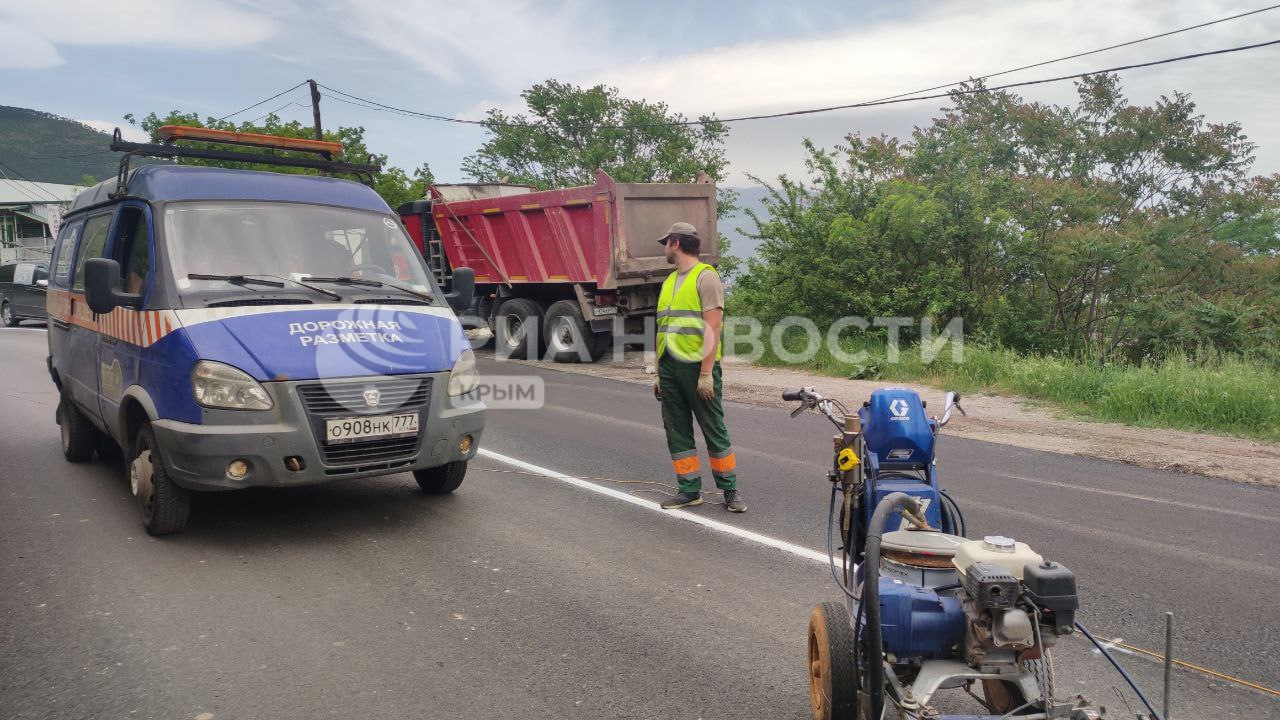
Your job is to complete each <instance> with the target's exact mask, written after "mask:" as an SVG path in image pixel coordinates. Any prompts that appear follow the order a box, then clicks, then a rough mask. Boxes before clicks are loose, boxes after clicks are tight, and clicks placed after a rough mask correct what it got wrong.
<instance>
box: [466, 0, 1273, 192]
mask: <svg viewBox="0 0 1280 720" xmlns="http://www.w3.org/2000/svg"><path fill="white" fill-rule="evenodd" d="M908 7H911V6H908ZM914 7H915V12H914V14H911V15H901V14H900V15H897V16H896V17H894V18H893V19H889V20H884V21H879V22H875V23H871V24H864V25H860V26H854V27H846V28H842V29H837V30H830V31H827V32H825V33H823V34H820V35H810V36H807V37H796V38H788V39H780V40H771V41H763V42H748V43H743V44H738V45H733V46H728V47H721V48H712V49H707V50H703V51H699V52H695V53H690V54H686V55H683V56H678V57H672V58H666V57H663V58H658V59H651V58H646V59H641V60H635V61H627V62H623V63H619V64H617V65H615V66H613V67H610V68H607V69H604V70H601V71H598V72H593V73H589V74H583V75H581V76H579V77H576V78H570V79H572V80H573V81H575V82H578V83H580V84H583V85H592V84H595V83H598V82H603V83H605V84H609V85H614V86H617V87H618V88H619V89H620V90H621V92H622V94H623V95H625V96H628V97H635V98H646V99H648V100H651V101H654V100H662V101H664V102H666V103H667V104H668V105H669V106H671V107H672V108H673V109H674V110H676V111H679V112H683V113H684V114H685V115H687V116H697V115H700V114H703V113H715V114H716V115H718V116H719V117H727V116H733V115H742V114H756V113H770V112H778V111H787V110H794V109H800V108H813V107H823V106H831V105H843V104H847V103H854V102H860V101H866V100H872V99H877V98H881V97H885V96H891V95H897V94H900V93H903V92H907V91H911V90H915V89H919V88H926V87H930V86H934V85H939V84H942V83H946V82H952V81H957V80H962V79H964V78H965V77H966V76H978V75H982V74H984V73H991V72H998V71H1001V70H1005V69H1009V68H1012V67H1017V66H1020V65H1025V64H1030V63H1034V62H1039V61H1042V60H1046V59H1050V58H1053V57H1058V56H1063V55H1070V54H1073V53H1076V52H1080V51H1084V50H1091V49H1094V48H1099V47H1103V46H1107V45H1112V44H1116V43H1121V42H1126V41H1129V40H1133V39H1135V38H1137V37H1141V36H1143V35H1148V34H1155V33H1157V32H1161V31H1165V30H1169V29H1173V28H1177V27H1182V26H1186V25H1191V24H1195V23H1198V22H1203V21H1205V20H1208V19H1212V18H1215V17H1224V16H1227V15H1231V14H1234V13H1237V12H1240V9H1239V8H1238V7H1235V6H1232V5H1229V4H1227V3H1226V2H1221V1H1219V2H1209V3H1195V4H1191V3H1179V4H1170V5H1163V6H1153V5H1151V4H1149V3H1139V2H1136V1H1132V0H1131V1H1130V2H1101V1H1100V0H1093V1H1092V2H1087V3H1058V2H1045V1H1043V0H1042V1H1040V2H1024V3H1019V4H995V3H979V2H967V3H951V4H945V5H940V4H927V5H921V6H914ZM1278 31H1280V13H1271V14H1261V15H1256V16H1252V17H1249V18H1244V19H1241V20H1237V21H1232V22H1227V23H1223V24H1221V25H1217V26H1213V27H1210V28H1205V29H1201V30H1198V31H1193V32H1190V33H1186V34H1182V35H1176V36H1173V37H1170V38H1167V39H1162V40H1156V41H1152V42H1148V43H1143V44H1140V45H1137V46H1132V47H1128V48H1123V49H1120V50H1115V51H1110V52H1107V53H1100V54H1098V55H1093V56H1089V57H1085V58H1080V59H1076V60H1071V61H1065V62H1062V63H1056V64H1053V65H1049V66H1046V67H1042V68H1037V69H1033V70H1027V71H1023V72H1020V73H1016V74H1011V75H1007V76H1002V77H999V78H995V79H993V80H992V81H990V83H989V84H991V85H995V84H1000V83H1005V82H1016V81H1020V80H1029V79H1036V78H1043V77H1051V76H1056V75H1066V74H1070V73H1076V72H1084V71H1089V70H1096V69H1099V68H1105V67H1110V66H1115V65H1122V64H1127V63H1132V62H1142V61H1146V60H1151V59H1158V58H1164V57H1173V56H1178V55H1183V54H1188V53H1191V52H1195V51H1201V50H1212V49H1219V48H1225V47H1229V46H1233V45H1243V44H1250V43H1254V42H1261V41H1265V40H1270V39H1273V38H1274V37H1276V36H1277V32H1278ZM1277 54H1280V50H1276V49H1262V50H1257V51H1253V52H1252V53H1244V54H1239V55H1228V56H1223V57H1220V58H1206V59H1202V60H1193V61H1189V62H1187V63H1183V64H1177V65H1170V66H1165V67H1158V68H1151V69H1145V70H1134V71H1131V72H1127V73H1122V74H1121V76H1122V82H1123V84H1124V87H1125V90H1126V92H1127V94H1128V95H1129V96H1130V98H1131V99H1132V100H1133V102H1135V103H1143V104H1145V103H1150V102H1153V101H1155V100H1156V99H1157V98H1158V97H1159V95H1160V94H1163V93H1169V92H1171V91H1173V90H1183V91H1189V92H1191V93H1192V96H1193V98H1194V99H1195V100H1196V101H1197V102H1198V104H1199V107H1200V109H1201V111H1202V112H1205V113H1206V114H1207V115H1208V117H1209V119H1210V120H1213V121H1230V120H1239V121H1241V122H1242V124H1243V125H1244V126H1245V129H1246V131H1247V132H1250V134H1251V135H1252V136H1253V137H1254V138H1255V139H1256V140H1258V141H1259V142H1263V143H1265V142H1266V141H1268V140H1269V141H1270V142H1272V143H1274V144H1275V146H1276V147H1277V148H1280V121H1277V120H1276V119H1275V118H1276V117H1277V111H1278V110H1280V108H1278V107H1276V105H1278V104H1280V101H1277V100H1272V99H1271V98H1272V97H1273V93H1272V89H1271V87H1270V83H1271V72H1270V70H1269V66H1270V65H1271V64H1272V63H1274V62H1275V59H1276V57H1277ZM1225 77H1230V78H1231V81H1230V82H1224V78H1225ZM1015 92H1018V93H1019V94H1021V95H1023V96H1024V97H1026V98H1027V99H1032V100H1038V101H1042V102H1055V103H1073V102H1074V101H1075V99H1076V94H1075V88H1074V86H1073V85H1072V83H1070V82H1061V83H1056V84H1052V85H1042V86H1036V87H1030V88H1025V89H1020V90H1015ZM512 102H514V101H513V100H512V99H510V98H506V99H498V100H489V101H488V103H487V104H489V105H497V106H503V107H505V106H509V105H510V104H511V103H512ZM944 105H946V101H945V99H942V100H928V101H922V102H919V103H910V104H904V105H894V106H889V107H885V108H879V109H864V110H853V111H847V112H836V113H829V114H825V115H811V116H806V117H805V118H803V119H796V120H764V121H756V122H746V123H741V124H738V125H734V126H733V129H732V132H731V134H730V138H729V141H728V144H727V150H728V155H729V158H730V162H731V168H732V170H733V175H732V176H731V177H730V181H731V182H743V181H744V178H743V176H742V173H744V172H750V173H753V174H760V175H764V176H766V177H769V176H772V175H775V174H776V173H778V172H792V173H795V172H797V171H798V170H801V169H802V160H803V157H802V153H801V150H800V148H799V140H800V138H802V137H806V136H809V137H813V138H814V139H815V141H818V142H820V144H823V145H825V146H827V147H830V146H831V145H832V144H834V143H835V142H838V141H839V139H840V138H841V137H842V136H843V134H844V133H845V132H849V131H855V130H856V131H861V132H863V133H864V134H879V133H880V132H889V133H890V134H896V135H899V136H903V135H906V134H909V132H910V128H911V126H912V125H914V124H928V122H929V120H930V118H932V117H934V116H936V115H938V114H939V113H938V108H940V107H941V106H944ZM1264 138H1265V139H1264ZM779 148H786V150H779ZM787 153H789V154H790V157H791V158H793V160H792V161H791V162H790V163H787V162H786V161H785V160H784V156H785V155H786V154H787ZM1268 158H1269V155H1268V154H1266V153H1265V152H1260V154H1259V163H1258V167H1257V168H1256V169H1257V170H1258V171H1272V170H1275V169H1280V168H1277V167H1274V166H1275V165H1276V163H1275V162H1268V161H1267V160H1268Z"/></svg>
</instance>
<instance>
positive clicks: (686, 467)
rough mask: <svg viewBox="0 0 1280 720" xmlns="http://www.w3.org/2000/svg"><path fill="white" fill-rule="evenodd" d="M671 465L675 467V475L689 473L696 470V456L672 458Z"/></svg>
mask: <svg viewBox="0 0 1280 720" xmlns="http://www.w3.org/2000/svg"><path fill="white" fill-rule="evenodd" d="M671 466H672V467H674V468H675V469H676V474H677V475H689V474H691V473H696V472H698V458H697V457H696V456H695V457H687V458H680V459H679V460H672V461H671Z"/></svg>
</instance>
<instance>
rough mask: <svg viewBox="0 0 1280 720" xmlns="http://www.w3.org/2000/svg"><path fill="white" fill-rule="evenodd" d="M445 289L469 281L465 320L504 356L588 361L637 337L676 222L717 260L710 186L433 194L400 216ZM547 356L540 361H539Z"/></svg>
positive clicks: (482, 188)
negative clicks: (618, 340) (466, 277)
mask: <svg viewBox="0 0 1280 720" xmlns="http://www.w3.org/2000/svg"><path fill="white" fill-rule="evenodd" d="M399 212H400V216H401V218H402V219H403V221H404V224H405V227H406V228H407V229H408V231H409V235H410V236H411V237H412V238H413V241H414V243H415V244H417V246H418V249H419V251H421V252H422V255H423V257H424V258H426V260H427V263H428V265H429V266H430V267H431V269H432V272H434V273H435V276H436V280H437V281H438V282H439V283H440V284H441V286H442V287H444V288H446V289H447V288H448V287H449V286H450V282H449V280H450V276H451V274H452V272H453V270H454V269H457V268H471V269H472V270H473V271H474V272H475V282H476V293H475V295H476V302H475V304H474V305H473V306H472V314H474V315H475V316H477V317H478V318H480V319H481V320H483V322H485V323H487V324H488V326H489V328H490V329H491V330H492V331H493V335H494V342H495V343H496V345H497V351H498V352H499V353H500V354H503V355H507V356H520V357H534V356H537V357H548V358H550V359H553V360H555V361H557V362H578V361H587V362H589V361H592V360H596V359H599V358H600V357H601V356H603V355H604V354H605V353H607V352H608V351H609V350H610V349H611V348H612V347H613V343H614V340H615V336H616V335H617V334H618V333H625V334H627V335H629V336H632V337H639V336H641V335H642V334H643V333H645V331H646V323H645V318H647V317H653V315H654V311H655V308H656V306H657V303H658V291H659V290H660V289H661V287H662V281H663V280H664V279H666V277H667V275H668V274H670V272H671V266H670V265H668V264H667V262H666V259H665V258H664V257H663V251H662V246H661V245H659V244H658V242H657V240H658V238H659V237H660V236H661V235H662V234H663V233H665V232H666V231H667V229H668V228H670V227H671V224H672V223H674V222H678V221H683V222H689V223H693V225H694V226H695V227H697V228H698V234H699V235H700V236H701V237H702V238H703V246H702V260H703V262H707V263H712V264H714V263H715V262H716V259H717V252H716V244H717V243H716V240H717V238H718V235H717V234H716V187H715V184H714V183H712V182H711V181H710V179H708V178H706V177H705V176H704V177H702V178H699V182H697V183H688V184H678V183H620V182H615V181H614V179H613V178H611V177H609V175H608V174H607V173H605V172H603V171H599V172H597V173H596V184H595V185H588V186H584V187H574V188H565V189H562V190H544V191H538V190H536V189H534V188H532V187H528V186H524V185H502V184H478V185H435V186H432V188H431V197H430V198H428V199H425V200H418V201H415V202H411V203H406V204H405V205H402V206H401V207H400V208H399ZM544 352H545V355H544Z"/></svg>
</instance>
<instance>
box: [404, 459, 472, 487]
mask: <svg viewBox="0 0 1280 720" xmlns="http://www.w3.org/2000/svg"><path fill="white" fill-rule="evenodd" d="M466 476H467V461H466V460H459V461H457V462H451V463H446V464H444V465H441V466H440V467H433V468H427V469H425V470H414V471H413V479H414V480H417V481H418V487H420V488H422V492H424V493H427V494H428V495H447V494H449V493H451V492H453V491H454V490H457V489H458V486H460V485H462V480H463V478H465V477H466Z"/></svg>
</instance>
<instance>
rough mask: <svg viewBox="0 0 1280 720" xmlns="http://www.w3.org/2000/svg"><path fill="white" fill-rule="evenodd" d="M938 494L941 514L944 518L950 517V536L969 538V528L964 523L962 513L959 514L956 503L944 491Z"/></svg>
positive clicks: (958, 507)
mask: <svg viewBox="0 0 1280 720" xmlns="http://www.w3.org/2000/svg"><path fill="white" fill-rule="evenodd" d="M938 494H939V495H940V496H941V497H942V512H943V515H944V516H950V518H951V520H950V522H951V531H950V532H951V534H953V535H959V536H960V537H968V536H969V528H968V526H967V525H966V524H965V521H964V513H962V512H960V506H959V505H957V504H956V501H955V500H954V499H953V498H952V497H951V496H950V495H948V494H947V492H946V491H945V490H939V491H938Z"/></svg>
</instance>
